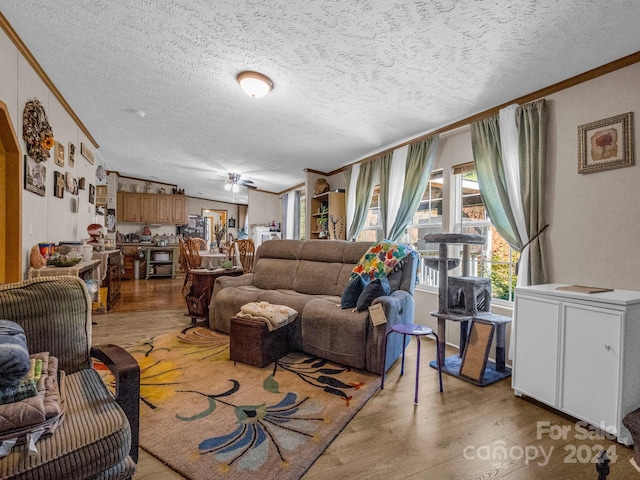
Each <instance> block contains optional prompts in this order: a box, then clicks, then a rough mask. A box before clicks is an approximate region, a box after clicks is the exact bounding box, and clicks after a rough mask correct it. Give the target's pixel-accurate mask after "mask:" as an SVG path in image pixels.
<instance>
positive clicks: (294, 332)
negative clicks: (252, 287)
mask: <svg viewBox="0 0 640 480" xmlns="http://www.w3.org/2000/svg"><path fill="white" fill-rule="evenodd" d="M316 298H318V296H317V295H307V294H304V293H299V292H296V291H294V290H265V291H264V292H262V293H261V294H260V301H261V302H269V303H273V304H274V305H286V306H288V307H291V308H293V309H294V310H295V311H297V312H298V320H294V321H293V322H292V323H293V325H291V327H290V329H289V348H290V349H291V350H302V330H301V326H300V315H301V312H302V310H303V309H304V307H305V305H306V304H307V303H309V302H310V301H311V300H314V299H316Z"/></svg>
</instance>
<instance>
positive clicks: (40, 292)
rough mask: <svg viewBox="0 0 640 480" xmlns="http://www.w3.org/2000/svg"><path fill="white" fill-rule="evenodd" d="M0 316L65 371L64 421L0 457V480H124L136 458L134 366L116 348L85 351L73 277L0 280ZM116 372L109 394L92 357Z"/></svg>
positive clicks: (85, 309) (84, 325)
mask: <svg viewBox="0 0 640 480" xmlns="http://www.w3.org/2000/svg"><path fill="white" fill-rule="evenodd" d="M0 319H6V320H11V321H13V322H16V323H18V324H19V325H20V326H22V328H23V329H24V332H25V335H26V338H27V347H28V349H29V352H30V353H37V352H49V353H50V354H51V355H54V356H55V357H57V358H58V361H59V369H60V370H64V371H65V373H66V380H65V399H66V407H65V414H64V420H63V422H62V424H61V425H60V426H59V427H58V428H57V429H56V430H55V432H54V433H53V434H52V435H50V436H48V437H42V438H40V440H39V441H38V442H37V444H36V446H37V448H38V454H37V455H35V456H30V455H29V454H28V452H27V445H26V444H23V445H16V446H14V447H13V449H12V450H11V453H10V454H9V455H8V456H6V457H4V458H0V478H3V479H4V478H11V479H34V478H42V479H45V478H46V479H47V480H54V479H55V480H58V479H59V480H65V479H67V480H68V479H74V480H80V479H98V478H99V479H127V478H131V477H132V476H133V474H134V472H135V468H136V462H137V458H138V431H139V409H140V369H139V367H138V364H137V363H136V361H135V359H134V358H133V357H132V356H131V355H129V354H128V353H127V352H126V351H125V350H123V349H122V348H120V347H118V346H116V345H105V346H101V347H95V348H91V298H90V296H89V293H88V291H87V287H86V285H85V283H84V281H83V280H81V279H79V278H78V277H71V276H64V277H43V278H35V279H32V280H26V281H24V282H19V283H11V284H5V285H0ZM92 356H93V357H95V358H98V359H99V360H101V361H102V362H103V363H105V364H106V365H107V366H108V367H109V369H110V370H111V371H112V373H113V374H114V376H115V380H116V395H115V398H114V396H113V395H112V394H111V393H110V392H109V390H108V389H107V387H106V386H105V384H104V382H103V381H102V380H101V378H100V376H99V375H98V373H97V372H96V371H95V370H94V369H93V368H92V360H91V357H92Z"/></svg>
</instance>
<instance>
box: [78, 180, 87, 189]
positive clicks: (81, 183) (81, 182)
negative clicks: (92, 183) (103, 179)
mask: <svg viewBox="0 0 640 480" xmlns="http://www.w3.org/2000/svg"><path fill="white" fill-rule="evenodd" d="M86 181H87V180H86V179H85V178H84V177H80V179H79V180H78V188H79V189H80V190H84V189H85V183H86Z"/></svg>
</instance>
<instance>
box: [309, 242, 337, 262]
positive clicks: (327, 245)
mask: <svg viewBox="0 0 640 480" xmlns="http://www.w3.org/2000/svg"><path fill="white" fill-rule="evenodd" d="M346 245H347V243H346V242H331V241H327V240H309V241H307V242H304V245H303V246H302V250H301V251H300V259H301V260H312V261H315V262H327V263H342V260H343V257H344V248H345V246H346Z"/></svg>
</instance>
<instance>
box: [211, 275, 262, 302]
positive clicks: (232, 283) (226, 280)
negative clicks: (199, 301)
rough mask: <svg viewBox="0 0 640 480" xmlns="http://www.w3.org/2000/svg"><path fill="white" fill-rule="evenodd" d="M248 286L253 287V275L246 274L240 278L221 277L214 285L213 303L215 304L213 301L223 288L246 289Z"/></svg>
mask: <svg viewBox="0 0 640 480" xmlns="http://www.w3.org/2000/svg"><path fill="white" fill-rule="evenodd" d="M248 285H253V273H245V274H244V275H240V276H238V277H230V276H227V275H223V276H220V277H218V278H216V281H215V283H214V284H213V293H212V294H211V302H212V303H213V299H214V298H216V295H217V294H218V292H219V291H220V290H222V289H223V288H229V287H245V286H248Z"/></svg>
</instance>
